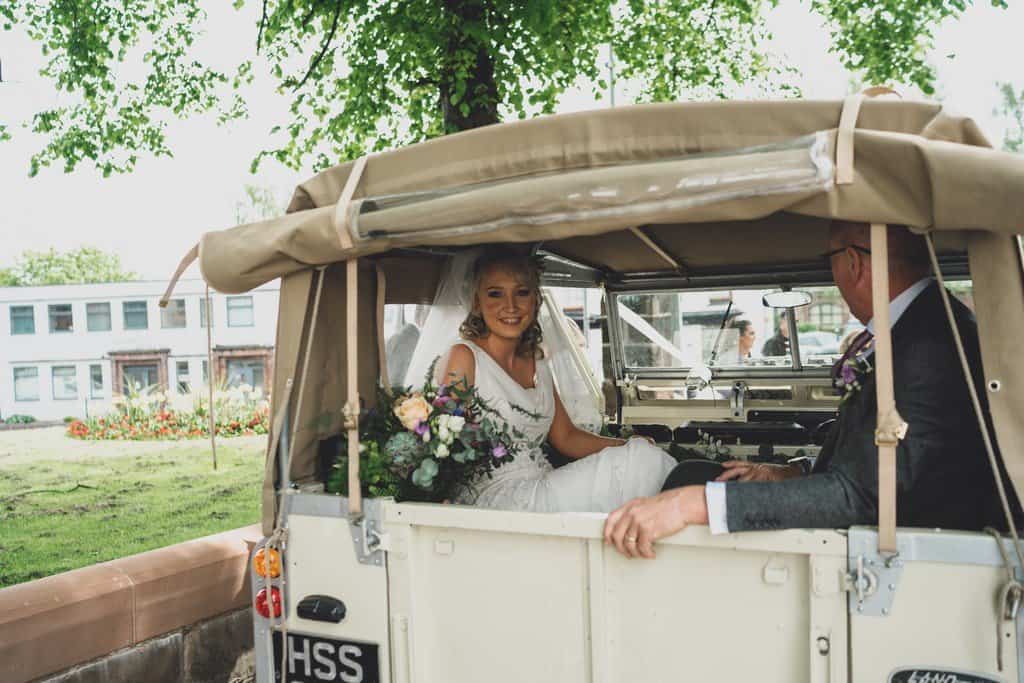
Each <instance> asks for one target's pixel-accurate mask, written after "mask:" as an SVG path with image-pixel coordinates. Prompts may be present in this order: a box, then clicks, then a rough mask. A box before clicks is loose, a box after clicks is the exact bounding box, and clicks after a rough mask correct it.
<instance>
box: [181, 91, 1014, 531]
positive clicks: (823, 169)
mask: <svg viewBox="0 0 1024 683" xmlns="http://www.w3.org/2000/svg"><path fill="white" fill-rule="evenodd" d="M835 218H840V219H848V220H857V221H865V222H870V223H883V224H905V225H908V226H910V227H912V228H914V229H919V230H921V231H929V232H932V234H933V235H934V241H935V244H936V247H937V249H938V251H939V253H940V254H950V253H953V254H963V253H964V252H965V251H966V252H967V253H968V254H969V258H970V263H971V266H972V268H971V271H972V275H973V278H974V288H975V302H976V308H977V316H978V320H979V327H980V331H981V337H982V351H983V358H984V365H985V373H986V378H991V380H990V381H989V385H990V386H989V400H990V404H991V410H992V414H993V420H994V422H995V425H996V431H997V434H998V440H999V445H1000V446H1001V449H1002V454H1003V457H1004V460H1005V461H1006V465H1007V467H1008V469H1009V471H1010V475H1011V478H1012V479H1013V481H1014V483H1015V486H1016V487H1017V490H1018V492H1019V493H1020V492H1024V425H1022V424H1021V421H1020V420H1019V419H1018V418H1017V416H1019V415H1021V414H1024V367H1022V366H1021V364H1020V362H1019V348H1018V344H1016V343H1014V342H1013V340H1019V339H1021V338H1024V285H1022V281H1021V277H1022V276H1021V254H1020V249H1019V246H1018V245H1019V242H1018V241H1017V237H1016V235H1018V234H1019V233H1020V232H1021V226H1022V224H1024V158H1021V157H1019V156H1015V155H1011V154H1007V153H1003V152H998V151H994V150H992V149H990V148H989V147H988V143H987V142H986V140H985V139H984V137H983V135H982V134H981V133H980V131H979V130H978V128H977V126H976V125H975V124H974V123H973V122H972V121H971V120H969V119H965V118H957V117H953V116H950V115H948V114H946V113H944V112H943V111H942V109H941V107H940V106H939V105H936V104H930V103H923V102H904V101H897V100H884V101H883V100H876V99H863V98H861V97H860V96H853V97H851V98H847V100H845V101H843V102H815V101H784V102H713V103H680V104H658V105H643V106H634V107H622V108H616V109H608V110H601V111H593V112H585V113H578V114H568V115H559V116H549V117H543V118H538V119H534V120H529V121H521V122H515V123H510V124H503V125H495V126H490V127H486V128H481V129H477V130H472V131H467V132H464V133H459V134H456V135H451V136H446V137H444V138H439V139H435V140H431V141H428V142H424V143H420V144H417V145H412V146H410V147H406V148H403V149H398V150H394V151H391V152H386V153H382V154H378V155H373V156H371V157H369V158H363V159H360V160H357V161H356V162H350V163H346V164H343V165H339V166H336V167H333V168H330V169H327V170H325V171H323V172H321V173H320V174H318V175H317V176H315V177H313V178H312V179H310V180H309V181H307V182H305V183H303V184H302V185H300V186H299V187H298V188H297V189H296V191H295V194H294V196H293V198H292V201H291V203H290V205H289V208H288V214H287V215H285V216H283V217H281V218H278V219H274V220H269V221H263V222H259V223H253V224H249V225H242V226H238V227H236V228H232V229H229V230H224V231H219V232H210V233H207V234H206V235H204V236H203V238H202V241H201V242H200V244H199V245H198V250H197V254H198V258H199V260H200V266H201V269H202V273H203V276H204V277H205V278H206V279H207V281H208V282H209V283H210V284H211V286H213V287H215V288H216V289H218V290H220V291H223V292H241V291H246V290H248V289H251V288H252V287H255V286H257V285H259V284H261V283H263V282H266V281H268V280H270V279H273V278H277V277H280V278H282V286H281V304H280V305H281V308H280V316H279V324H278V338H277V349H276V359H275V371H274V384H273V389H272V392H273V393H272V399H273V403H274V407H273V415H274V424H273V425H272V432H271V439H270V446H269V449H268V466H267V475H268V476H267V486H266V487H265V497H264V503H265V505H264V511H265V514H264V523H265V527H267V528H268V529H269V528H270V527H271V526H272V519H273V510H274V495H273V482H274V480H275V475H274V472H275V470H274V466H273V463H274V458H275V455H274V453H275V450H276V448H277V443H278V439H279V438H280V436H281V432H282V429H283V427H284V425H285V415H286V414H287V415H288V416H289V417H288V420H287V421H288V422H289V423H290V425H291V427H290V428H289V429H285V430H284V431H286V438H287V439H289V444H288V446H289V447H288V450H289V451H290V452H291V454H292V457H291V458H290V477H289V479H290V480H292V481H297V482H302V481H304V480H308V479H312V478H314V476H315V469H316V462H315V461H316V445H317V443H318V441H319V440H320V439H322V438H324V437H326V436H328V435H330V434H336V433H338V432H339V431H340V430H341V423H342V415H341V410H342V407H343V406H344V404H345V395H346V388H345V387H346V383H347V382H348V381H349V376H350V375H352V377H353V378H355V375H356V374H358V384H359V394H360V396H361V397H362V399H363V400H364V401H366V400H372V397H373V396H374V388H375V386H376V384H377V382H378V381H379V379H380V377H381V376H382V373H381V368H382V365H383V340H382V339H381V338H380V336H381V335H380V331H379V327H378V325H377V320H378V318H379V317H380V316H379V312H380V311H381V310H382V309H383V305H384V303H385V302H394V303H403V302H406V303H408V302H429V301H430V300H431V297H432V295H433V291H434V286H435V284H436V282H437V279H438V274H439V272H440V269H441V267H442V264H443V259H442V258H440V256H439V255H438V254H439V253H443V252H444V251H445V250H451V249H457V248H460V247H463V246H469V245H474V244H483V243H494V242H518V243H534V244H536V243H543V248H544V250H545V252H547V253H549V254H551V255H553V256H554V257H562V258H565V259H567V260H569V261H572V262H574V263H577V264H582V265H584V266H587V267H590V268H592V269H593V270H594V272H595V273H597V274H598V276H599V277H601V278H603V279H604V280H605V281H607V282H611V281H614V280H615V279H616V278H624V277H635V276H639V275H643V276H645V277H653V278H657V277H659V276H671V277H676V278H679V277H683V278H685V277H687V276H692V275H699V274H701V273H709V272H742V271H743V270H744V269H750V268H755V267H756V268H763V267H766V266H768V267H772V268H779V267H784V266H786V265H787V264H800V263H808V262H811V261H813V260H814V259H815V257H816V256H817V255H819V254H821V253H822V252H823V251H824V250H825V245H826V243H827V228H828V225H829V222H830V221H831V220H832V219H835ZM424 248H428V250H426V251H425V250H424ZM363 257H369V258H363ZM353 259H358V263H359V265H358V268H355V267H353V268H352V269H351V270H350V272H349V273H348V274H347V275H346V272H345V270H346V269H345V267H344V266H343V265H341V262H345V261H349V260H353ZM982 264H983V265H982ZM356 273H358V275H356ZM356 283H357V285H358V297H356V299H355V301H356V304H355V307H358V309H359V310H358V312H357V315H356V320H357V321H358V322H357V325H358V329H359V334H358V335H356V337H355V338H354V337H353V336H352V335H350V334H348V333H347V331H346V329H347V328H346V326H347V316H348V313H349V311H348V309H349V308H350V307H351V306H350V302H348V301H347V296H346V292H347V291H349V290H350V289H351V286H352V284H356ZM355 307H351V308H355ZM352 344H358V359H359V362H358V364H357V367H356V370H355V371H353V372H349V371H348V368H347V367H346V363H345V358H346V349H347V347H348V346H350V345H352ZM304 367H305V368H306V372H305V373H304V372H303V368H304ZM310 367H311V368H314V369H315V370H314V371H313V372H309V371H308V368H310ZM300 377H305V378H306V381H305V383H304V384H303V386H302V387H301V390H300V381H299V378H300ZM993 382H995V384H993ZM996 385H998V390H995V391H993V390H992V387H993V386H996Z"/></svg>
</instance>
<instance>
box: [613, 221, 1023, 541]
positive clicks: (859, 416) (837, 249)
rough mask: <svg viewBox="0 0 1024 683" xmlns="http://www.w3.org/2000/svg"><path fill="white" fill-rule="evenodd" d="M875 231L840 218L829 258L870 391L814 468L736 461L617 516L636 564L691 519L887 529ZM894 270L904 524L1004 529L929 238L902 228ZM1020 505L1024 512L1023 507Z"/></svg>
mask: <svg viewBox="0 0 1024 683" xmlns="http://www.w3.org/2000/svg"><path fill="white" fill-rule="evenodd" d="M869 235H870V229H869V226H867V225H866V224H862V223H849V222H839V221H837V222H835V223H833V225H832V228H831V231H830V235H829V251H828V253H827V254H826V257H827V258H828V260H829V263H830V266H831V268H832V275H833V277H834V279H835V283H836V286H837V287H838V288H839V291H840V293H841V294H842V296H843V299H845V300H846V303H847V304H848V305H849V307H850V310H851V311H852V312H853V314H854V316H856V317H857V319H858V320H860V321H861V322H863V323H864V324H865V325H866V326H867V330H866V331H865V333H864V334H863V335H862V336H861V337H860V338H859V339H858V340H856V342H855V343H854V344H853V345H852V346H851V350H850V351H848V353H847V357H846V358H844V360H849V361H850V362H849V363H843V365H846V366H847V375H849V376H848V377H847V378H846V379H848V380H852V379H854V378H855V379H857V383H856V384H857V385H859V387H858V386H855V385H854V382H852V381H850V382H848V383H849V384H850V385H851V388H850V389H849V391H850V392H851V394H850V395H849V396H847V397H846V398H845V400H844V401H843V404H842V406H841V408H840V412H839V419H838V420H837V423H836V425H835V427H834V428H833V429H832V432H831V433H830V434H829V438H828V440H827V441H826V443H825V444H824V446H823V447H822V449H821V454H820V455H819V457H818V459H817V462H816V463H815V465H814V468H813V469H812V470H811V471H810V473H809V474H806V475H805V474H804V472H803V471H801V469H800V468H798V467H796V466H773V465H764V464H748V463H746V462H741V461H736V462H732V463H726V465H727V466H726V468H725V471H724V473H723V474H722V475H721V476H720V477H718V479H719V480H718V481H714V482H709V483H708V484H706V485H701V486H684V487H682V488H677V489H673V490H668V491H664V492H662V493H661V494H659V495H657V496H653V497H650V498H638V499H636V500H633V501H630V502H629V503H627V504H626V505H624V506H622V507H621V508H619V509H618V510H615V511H614V512H612V513H611V514H610V515H609V516H608V520H607V522H606V523H605V531H604V535H605V540H606V541H607V542H609V543H613V544H614V545H615V547H616V548H617V549H618V550H619V551H620V552H622V553H623V554H625V555H628V556H630V557H648V558H650V557H654V548H653V544H654V542H655V541H657V540H658V539H660V538H663V537H665V536H668V535H671V534H673V533H675V532H677V531H679V530H680V529H682V528H684V527H685V526H687V525H689V524H709V525H710V527H711V532H712V533H725V532H729V531H746V530H752V529H784V528H794V527H802V528H808V527H818V528H843V527H849V526H852V525H855V524H876V523H877V520H878V509H877V501H878V469H877V462H878V459H877V448H876V446H875V443H874V432H875V424H876V412H877V410H876V406H877V404H876V398H875V382H874V374H873V373H871V372H869V371H866V368H868V367H870V366H871V361H872V360H873V358H872V348H871V335H872V333H873V330H874V324H873V322H874V321H873V318H874V312H873V309H872V298H871V257H870V253H871V252H870V248H869V246H868V245H869ZM889 264H890V267H889V292H890V297H891V302H890V304H889V313H890V324H891V326H892V340H893V372H894V375H895V392H896V405H897V407H898V409H899V411H900V414H901V415H902V416H903V418H904V420H906V422H907V423H908V424H909V429H908V431H907V434H906V436H905V438H904V439H903V440H902V441H901V442H900V444H899V447H898V449H897V493H896V498H897V505H896V509H897V516H898V519H897V522H898V524H900V525H901V526H918V527H945V528H955V529H981V528H982V527H984V526H987V525H996V526H999V527H1003V526H1004V523H1003V521H1002V516H1001V514H1000V512H999V508H998V503H997V501H998V497H997V494H996V490H995V479H994V477H993V475H992V472H991V471H990V468H989V465H988V461H987V458H986V455H985V450H984V446H983V442H982V438H981V433H980V430H979V428H978V425H977V419H976V417H975V415H974V411H973V409H972V407H971V403H970V398H969V394H968V390H967V385H966V382H965V378H964V375H963V372H962V370H961V368H960V362H959V359H958V356H957V352H956V347H955V345H954V340H953V335H952V333H951V331H950V329H949V324H948V321H947V318H946V314H945V311H944V309H943V304H942V299H941V293H940V291H939V287H938V285H937V284H936V283H935V281H934V280H932V279H931V278H929V277H928V271H929V266H928V264H929V261H928V255H927V251H926V248H925V245H924V243H923V240H922V238H920V237H917V236H915V235H913V234H912V233H910V232H909V231H908V230H906V229H905V228H901V227H893V228H890V229H889ZM952 304H953V311H954V315H955V318H956V322H957V327H958V328H959V330H960V334H961V335H962V337H963V342H964V347H965V350H966V353H967V357H968V360H969V362H970V364H971V367H972V371H973V373H974V378H973V381H974V382H975V385H979V386H980V385H981V375H980V373H981V358H980V351H979V348H978V335H977V327H976V324H975V321H974V317H973V315H972V314H971V312H970V311H969V310H968V309H967V308H966V307H965V306H963V305H962V304H961V303H960V302H959V301H956V300H955V299H953V301H952ZM851 373H852V374H851ZM853 375H856V377H853ZM982 400H984V397H982ZM985 409H986V411H987V406H986V408H985ZM670 479H671V477H670ZM1013 507H1014V510H1016V511H1018V512H1019V509H1020V506H1019V504H1018V503H1017V502H1016V500H1014V501H1013Z"/></svg>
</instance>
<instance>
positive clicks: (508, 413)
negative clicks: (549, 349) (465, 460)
mask: <svg viewBox="0 0 1024 683" xmlns="http://www.w3.org/2000/svg"><path fill="white" fill-rule="evenodd" d="M459 343H461V344H463V345H464V346H466V347H467V348H469V349H470V350H471V351H472V352H473V357H474V358H475V359H476V372H475V374H476V383H475V386H476V389H477V391H478V392H479V394H480V396H481V397H482V398H483V399H484V400H485V401H487V402H488V403H489V404H490V405H491V406H492V407H493V408H494V409H495V410H496V411H497V412H498V413H500V414H501V415H502V417H503V418H504V419H505V421H506V422H507V423H508V424H509V425H510V426H514V427H515V428H517V429H518V430H519V431H520V432H522V433H523V434H524V435H525V437H524V438H525V443H524V444H522V447H521V448H519V449H518V451H517V452H516V453H515V454H514V456H512V460H511V462H506V463H505V464H503V465H502V466H501V467H499V468H497V469H496V470H494V471H493V473H492V475H493V476H492V477H486V476H484V477H480V478H479V479H478V480H476V481H475V482H472V484H471V485H470V486H469V487H468V488H467V489H466V490H465V491H464V492H463V493H462V494H461V495H460V496H459V498H458V499H457V500H456V502H458V503H463V504H469V505H476V506H479V507H485V508H494V509H499V510H520V511H527V512H610V511H612V510H614V509H615V508H617V507H619V506H620V505H622V504H623V503H625V502H627V501H629V500H632V499H633V498H637V497H638V496H651V495H654V494H656V493H658V492H659V491H660V490H661V486H662V484H663V483H664V482H665V478H666V477H667V476H668V474H669V472H671V471H672V468H673V467H675V465H676V461H675V460H674V459H673V458H672V457H671V456H669V455H668V454H667V453H665V451H663V450H661V449H660V448H658V447H657V446H654V445H652V444H651V443H649V442H648V441H646V440H644V439H631V440H630V441H628V442H627V443H626V445H624V446H612V447H609V448H605V449H603V450H601V451H599V452H597V453H594V454H593V455H589V456H587V457H584V458H580V459H579V460H574V461H572V462H570V463H569V464H568V465H565V466H564V467H560V468H558V469H554V468H553V467H551V465H550V464H549V463H548V461H547V459H546V458H545V457H544V454H543V452H542V451H541V444H543V443H544V440H545V439H546V438H547V435H548V431H549V430H550V429H551V423H552V421H553V420H554V416H555V384H554V378H553V377H552V375H551V370H550V368H549V367H548V363H547V361H545V360H538V361H537V370H536V374H535V375H534V378H533V379H534V381H533V384H534V386H533V387H531V388H529V389H527V388H524V387H523V386H522V385H520V384H519V383H518V382H517V381H516V380H514V379H513V378H512V377H510V376H509V375H508V373H506V372H505V370H504V369H502V367H501V366H500V365H498V363H497V361H495V360H494V359H493V358H491V356H490V355H488V353H487V352H486V351H484V350H483V349H481V348H480V347H479V346H477V345H476V344H474V343H472V342H470V341H462V342H459ZM513 404H514V405H516V406H518V407H520V408H524V409H525V410H528V411H530V412H531V413H534V414H535V415H539V416H540V419H534V418H533V417H531V416H528V415H524V414H523V413H521V412H519V411H516V410H513V409H512V408H511V405H513Z"/></svg>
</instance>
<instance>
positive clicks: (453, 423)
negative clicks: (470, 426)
mask: <svg viewBox="0 0 1024 683" xmlns="http://www.w3.org/2000/svg"><path fill="white" fill-rule="evenodd" d="M465 425H466V418H464V417H459V416H458V415H452V416H451V419H450V420H448V429H450V430H452V433H453V434H458V433H459V432H461V431H462V428H463V427H464V426H465Z"/></svg>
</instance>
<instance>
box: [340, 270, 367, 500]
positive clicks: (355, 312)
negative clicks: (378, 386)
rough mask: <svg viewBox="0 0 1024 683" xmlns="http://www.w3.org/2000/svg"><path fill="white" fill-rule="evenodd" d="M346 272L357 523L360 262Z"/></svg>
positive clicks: (351, 491) (351, 494)
mask: <svg viewBox="0 0 1024 683" xmlns="http://www.w3.org/2000/svg"><path fill="white" fill-rule="evenodd" d="M345 272H346V278H347V280H346V286H345V296H346V301H345V314H346V330H347V335H346V340H345V342H346V343H345V350H346V352H347V353H348V365H347V368H346V372H345V374H346V375H347V377H348V400H347V401H346V402H345V408H344V410H343V411H342V418H343V421H344V426H345V431H346V432H347V433H348V512H349V520H354V519H358V518H359V517H361V516H362V514H363V494H362V490H361V489H360V487H359V327H358V325H359V296H358V287H359V259H354V258H353V259H349V260H348V261H347V262H346V263H345Z"/></svg>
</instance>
